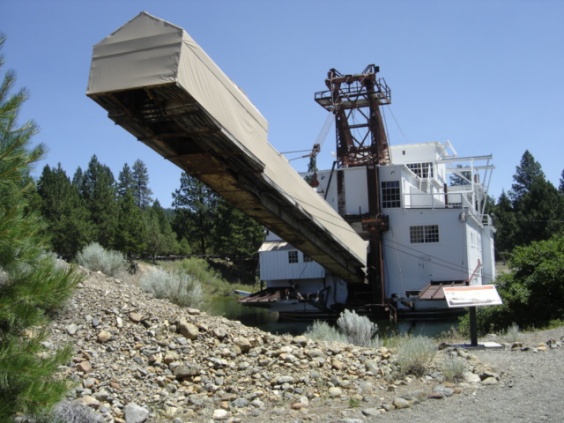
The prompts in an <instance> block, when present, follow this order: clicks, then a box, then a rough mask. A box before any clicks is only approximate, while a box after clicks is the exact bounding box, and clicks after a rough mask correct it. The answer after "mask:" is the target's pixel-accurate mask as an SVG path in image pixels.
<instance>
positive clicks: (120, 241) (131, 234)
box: [114, 190, 146, 258]
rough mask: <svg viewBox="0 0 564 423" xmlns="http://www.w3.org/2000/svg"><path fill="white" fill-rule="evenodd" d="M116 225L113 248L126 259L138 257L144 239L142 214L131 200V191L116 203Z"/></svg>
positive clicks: (132, 199)
mask: <svg viewBox="0 0 564 423" xmlns="http://www.w3.org/2000/svg"><path fill="white" fill-rule="evenodd" d="M118 210H119V211H118V223H117V230H116V234H115V244H114V245H115V248H116V249H117V250H119V251H121V252H122V253H123V254H125V255H126V256H127V257H128V258H132V257H133V256H138V255H140V254H141V253H142V252H143V251H144V249H145V245H144V241H145V237H146V228H145V222H144V220H143V212H142V211H141V209H140V208H139V207H137V204H135V199H134V198H133V193H132V192H131V191H127V190H126V191H125V194H124V195H123V196H122V197H120V198H119V201H118Z"/></svg>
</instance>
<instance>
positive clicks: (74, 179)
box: [72, 166, 84, 192]
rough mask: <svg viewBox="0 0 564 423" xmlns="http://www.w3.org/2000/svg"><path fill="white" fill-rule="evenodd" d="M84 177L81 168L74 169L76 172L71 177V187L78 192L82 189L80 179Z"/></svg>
mask: <svg viewBox="0 0 564 423" xmlns="http://www.w3.org/2000/svg"><path fill="white" fill-rule="evenodd" d="M83 176H84V172H83V171H82V168H81V167H80V166H79V167H77V168H76V171H75V172H74V175H73V177H72V185H73V186H74V187H75V188H76V189H77V190H78V191H79V192H80V189H81V187H82V179H83Z"/></svg>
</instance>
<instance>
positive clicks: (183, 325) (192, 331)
mask: <svg viewBox="0 0 564 423" xmlns="http://www.w3.org/2000/svg"><path fill="white" fill-rule="evenodd" d="M178 332H179V333H180V334H182V335H183V336H184V337H186V338H187V339H191V340H194V339H196V338H197V337H198V335H199V334H200V330H199V329H198V327H197V326H196V325H193V324H192V323H188V322H186V321H185V320H181V321H180V323H179V324H178Z"/></svg>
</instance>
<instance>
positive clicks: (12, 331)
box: [0, 35, 80, 421]
mask: <svg viewBox="0 0 564 423" xmlns="http://www.w3.org/2000/svg"><path fill="white" fill-rule="evenodd" d="M4 40H5V38H4V37H3V36H1V35H0V48H1V46H2V45H3V43H4ZM2 64H3V58H2V57H0V66H1V65H2ZM14 82H15V75H14V73H13V72H7V73H6V74H5V76H4V78H3V80H2V82H1V83H0V418H1V419H2V421H9V419H10V418H11V417H12V416H14V415H15V414H16V413H25V414H28V415H32V414H39V413H41V412H43V410H45V409H48V408H49V407H51V406H52V405H53V404H54V403H56V402H57V401H59V400H60V399H61V398H62V397H63V396H64V394H65V392H66V389H67V384H66V381H64V380H58V379H56V378H55V376H54V374H55V372H56V371H57V370H58V367H59V366H60V365H62V364H64V363H66V362H67V360H68V359H69V357H70V350H69V349H68V348H67V349H61V350H57V351H54V352H53V351H50V352H49V353H47V354H45V353H46V351H44V350H43V347H42V346H41V342H42V341H44V340H45V339H46V337H47V335H48V333H47V331H46V330H45V327H46V325H47V323H48V322H49V317H50V316H52V315H53V313H56V312H57V310H58V309H59V308H60V307H62V306H63V305H64V303H65V301H66V300H67V299H68V298H69V297H70V296H71V294H72V290H73V287H74V286H75V285H76V284H77V283H78V282H79V281H80V277H79V276H78V275H77V273H76V272H75V271H74V269H73V268H71V267H67V268H62V267H59V266H57V263H56V260H54V258H53V256H52V255H49V254H45V252H44V251H45V250H44V247H45V245H46V242H45V240H44V239H43V237H42V235H41V233H42V230H43V225H42V221H41V219H40V218H39V216H38V215H37V214H36V213H35V212H33V210H32V209H30V207H29V204H28V199H29V198H30V196H29V193H30V192H33V191H34V190H35V186H34V185H33V183H32V182H31V180H30V178H29V177H28V175H29V169H30V167H31V165H32V164H33V163H35V162H37V161H38V160H39V159H40V158H41V157H42V156H43V153H44V147H43V146H42V145H38V146H36V147H34V148H30V141H31V137H32V136H33V135H34V134H35V133H36V130H37V127H36V125H35V124H34V123H33V122H27V123H25V124H24V125H23V126H19V125H18V114H19V110H20V108H21V106H22V104H23V102H24V101H25V100H26V98H27V93H26V91H25V90H20V91H18V92H17V93H16V94H14V95H11V94H10V92H11V89H12V87H13V84H14Z"/></svg>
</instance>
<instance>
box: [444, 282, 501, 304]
mask: <svg viewBox="0 0 564 423" xmlns="http://www.w3.org/2000/svg"><path fill="white" fill-rule="evenodd" d="M443 292H444V293H445V299H446V301H447V303H448V306H449V308H458V307H477V306H487V305H499V304H502V301H501V298H500V296H499V294H498V292H497V289H496V288H495V285H475V286H456V287H455V286H453V287H443Z"/></svg>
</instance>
